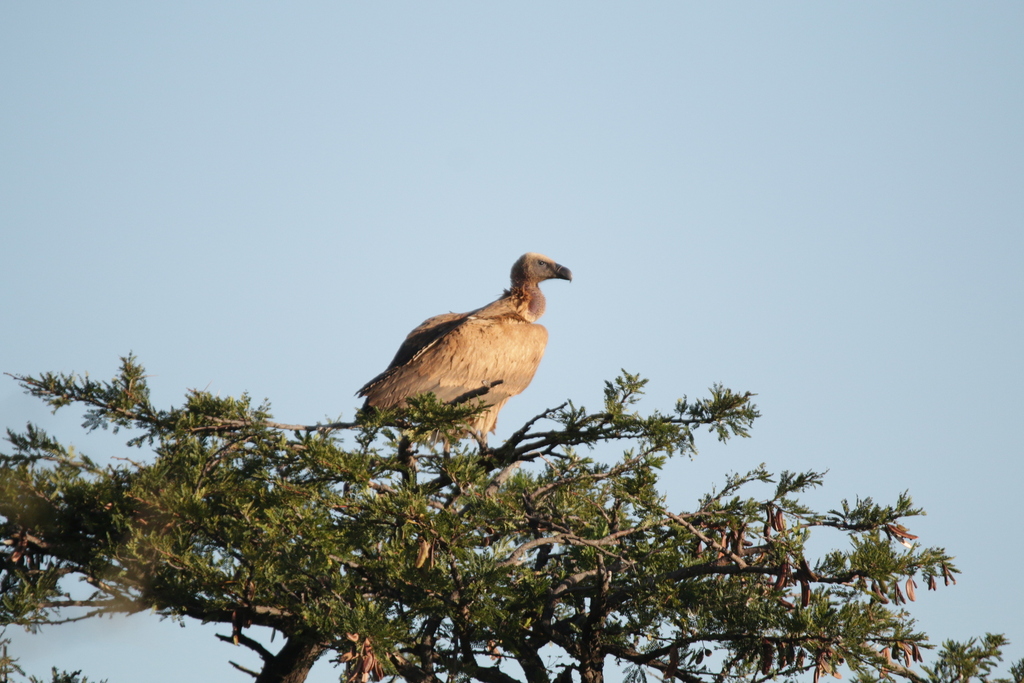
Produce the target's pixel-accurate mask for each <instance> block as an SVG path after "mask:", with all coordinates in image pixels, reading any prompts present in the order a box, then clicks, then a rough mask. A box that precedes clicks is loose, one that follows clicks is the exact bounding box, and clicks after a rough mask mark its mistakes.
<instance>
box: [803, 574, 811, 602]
mask: <svg viewBox="0 0 1024 683" xmlns="http://www.w3.org/2000/svg"><path fill="white" fill-rule="evenodd" d="M809 604H811V584H809V583H807V581H805V580H803V579H801V580H800V605H801V606H803V607H807V606H808V605H809Z"/></svg>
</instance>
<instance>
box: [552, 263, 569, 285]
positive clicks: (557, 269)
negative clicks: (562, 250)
mask: <svg viewBox="0 0 1024 683" xmlns="http://www.w3.org/2000/svg"><path fill="white" fill-rule="evenodd" d="M552 273H553V275H552V276H551V277H554V278H558V279H559V280H568V281H569V282H572V271H571V270H569V269H568V268H566V267H565V266H563V265H561V264H559V263H556V264H555V265H554V268H553V269H552Z"/></svg>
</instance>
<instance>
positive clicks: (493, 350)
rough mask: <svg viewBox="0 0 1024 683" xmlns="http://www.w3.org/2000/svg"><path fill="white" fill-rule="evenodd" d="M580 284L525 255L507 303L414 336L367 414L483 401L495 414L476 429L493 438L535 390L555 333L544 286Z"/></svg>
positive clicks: (369, 393)
mask: <svg viewBox="0 0 1024 683" xmlns="http://www.w3.org/2000/svg"><path fill="white" fill-rule="evenodd" d="M551 278H559V279H562V280H572V273H571V272H570V271H569V269H568V268H566V267H564V266H560V265H558V264H557V263H555V262H554V261H552V260H551V259H549V258H548V257H547V256H542V255H541V254H533V253H530V254H523V255H522V256H520V257H519V259H518V260H517V261H516V262H515V264H514V265H513V266H512V286H511V287H510V288H509V289H507V290H505V292H504V294H503V295H502V297H501V298H500V299H498V300H497V301H494V302H492V303H489V304H487V305H486V306H484V307H483V308H478V309H476V310H475V311H470V312H469V313H444V314H442V315H438V316H434V317H433V318H429V319H428V320H425V321H424V322H423V323H422V324H421V325H420V326H419V327H417V328H416V329H415V330H413V331H412V332H410V333H409V336H408V337H406V338H405V341H404V342H403V343H402V346H401V347H400V348H399V349H398V353H396V354H395V358H394V360H392V361H391V365H389V366H388V369H387V370H385V371H384V372H382V373H381V374H379V375H377V376H376V377H374V378H373V379H372V380H370V381H369V382H368V383H367V384H366V386H364V387H363V388H362V389H360V390H359V391H358V392H357V395H358V396H365V397H366V403H365V405H364V408H370V407H374V408H396V407H401V406H404V405H405V401H406V399H408V398H410V397H412V396H418V395H419V394H426V393H430V392H433V393H434V394H435V395H436V396H437V397H438V398H439V399H440V400H442V401H444V402H446V403H458V402H461V401H465V400H469V399H476V398H477V397H480V398H482V399H483V400H484V401H485V402H486V403H487V404H488V405H490V408H488V409H487V410H486V411H485V412H483V413H481V414H480V415H479V417H477V418H476V421H475V422H473V425H472V429H473V431H475V432H476V433H477V434H478V435H480V436H481V437H485V436H486V434H487V433H488V432H493V431H494V429H495V425H496V424H497V422H498V411H500V410H501V408H502V407H503V406H504V405H505V402H506V401H508V399H510V398H511V397H513V396H515V395H516V394H519V393H521V392H522V391H523V390H524V389H526V387H527V386H529V384H530V380H532V379H533V374H534V373H535V372H536V371H537V366H538V365H539V364H540V359H541V357H542V356H543V355H544V347H545V346H546V345H547V343H548V331H547V330H546V329H545V328H544V326H543V325H538V324H537V323H536V322H535V321H536V320H537V319H538V318H540V317H541V316H542V315H544V305H545V304H544V295H543V294H542V293H541V291H540V287H539V286H538V283H540V282H541V281H542V280H548V279H551Z"/></svg>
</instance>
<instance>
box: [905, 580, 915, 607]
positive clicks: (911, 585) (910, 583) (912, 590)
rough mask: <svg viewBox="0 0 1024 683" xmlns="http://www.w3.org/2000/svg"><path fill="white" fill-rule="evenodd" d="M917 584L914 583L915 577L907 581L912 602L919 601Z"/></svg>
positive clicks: (908, 595) (908, 593)
mask: <svg viewBox="0 0 1024 683" xmlns="http://www.w3.org/2000/svg"><path fill="white" fill-rule="evenodd" d="M916 589H917V584H916V583H914V579H913V577H911V578H909V579H907V597H908V598H910V601H911V602H914V601H915V600H917V593H916Z"/></svg>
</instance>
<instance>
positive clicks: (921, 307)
mask: <svg viewBox="0 0 1024 683" xmlns="http://www.w3.org/2000/svg"><path fill="white" fill-rule="evenodd" d="M1022 248H1024V4H1022V3H1020V2H1017V1H1013V2H1000V1H996V0H993V1H989V2H984V3H966V2H943V1H940V2H932V1H929V2H923V1H922V2H918V1H910V0H908V1H905V2H898V3H892V2H873V1H869V2H858V3H818V2H784V3H763V2H756V3H755V2H745V3H744V2H740V3H700V4H698V3H682V2H646V3H626V2H618V3H610V2H559V3H549V2H533V1H527V2H518V3H503V4H499V3H480V2H436V3H412V2H397V1H396V2H380V3H333V2H332V3H328V2H306V3H292V4H285V3H269V2H218V3H208V2H175V3H137V2H91V3H28V2H5V3H3V4H0V256H2V259H3V262H2V263H3V265H2V268H0V313H2V320H3V334H2V335H0V371H4V372H12V373H36V372H41V371H46V370H55V371H64V372H70V371H76V372H83V373H84V372H89V373H90V374H92V375H93V376H98V377H109V376H112V375H113V373H114V372H115V370H116V367H117V363H118V357H119V356H120V355H124V354H127V353H129V352H134V353H135V354H137V356H138V357H139V358H140V359H141V361H142V362H143V363H144V364H145V365H146V367H147V369H148V371H149V373H150V375H151V376H152V377H151V380H150V382H151V384H152V389H153V396H154V399H155V400H156V401H157V402H159V403H161V404H163V405H169V404H171V403H175V402H180V401H181V399H182V397H183V395H184V393H185V391H186V390H187V389H188V388H200V389H202V388H209V389H210V390H212V391H214V392H217V393H219V394H221V395H237V394H240V393H241V392H245V391H247V392H249V393H250V394H251V395H253V396H254V397H256V398H257V399H261V398H263V397H266V398H268V399H269V400H270V401H271V402H272V404H273V407H274V414H275V417H276V418H278V419H280V420H283V421H287V422H315V421H317V420H320V419H324V418H332V419H333V418H337V417H339V416H340V417H342V418H351V417H352V415H353V412H354V410H355V409H356V407H357V406H358V400H357V399H356V398H355V397H354V396H353V394H354V392H355V391H356V390H357V389H358V388H359V387H360V386H361V385H362V384H363V383H364V382H365V381H367V380H368V379H370V378H371V377H373V376H374V375H375V374H377V373H378V372H379V371H380V370H382V369H383V368H384V367H385V366H386V365H387V363H388V361H389V360H390V359H391V356H392V355H393V354H394V351H395V350H396V348H397V346H398V344H399V342H400V340H401V339H402V337H403V336H404V335H405V334H406V333H407V332H408V331H409V330H410V329H411V328H412V327H414V326H415V325H416V324H418V323H419V322H420V321H422V320H423V319H424V318H426V317H428V316H430V315H434V314H437V313H442V312H446V311H464V310H469V309H472V308H475V307H477V306H480V305H482V304H485V303H487V302H489V301H491V300H492V299H494V298H495V297H496V296H497V295H499V294H500V292H501V290H502V289H503V288H504V287H505V286H506V284H507V277H508V270H509V267H510V266H511V264H512V262H513V261H514V260H515V258H516V257H517V256H519V255H520V254H521V253H523V252H525V251H539V252H542V253H545V254H547V255H549V256H551V257H552V258H554V259H555V260H557V261H559V262H560V263H562V264H564V265H566V266H568V267H569V268H571V269H572V271H573V274H574V276H575V279H574V281H573V282H572V283H571V284H570V283H565V282H561V281H552V282H549V283H546V285H545V290H546V292H547V296H548V311H547V314H546V316H545V318H544V320H543V322H544V324H545V325H546V326H547V327H548V330H549V332H550V342H549V345H548V352H547V355H546V357H545V360H544V362H543V363H542V365H541V367H540V370H539V372H538V375H537V377H536V379H535V381H534V383H533V385H532V386H531V387H530V388H529V389H528V390H527V391H526V392H525V393H524V394H523V395H522V396H519V397H517V398H515V399H513V400H512V401H511V402H510V403H509V405H508V406H507V407H506V409H505V410H504V411H503V413H502V417H501V421H500V423H499V426H498V434H497V438H499V439H500V438H502V437H504V436H507V435H508V434H509V433H510V432H511V431H512V430H514V428H515V427H516V426H518V425H520V424H521V423H522V422H523V421H524V420H525V419H526V418H528V417H530V416H532V415H534V414H536V413H538V412H540V411H541V410H542V409H543V408H545V407H550V406H553V405H556V404H558V403H560V402H561V401H563V400H564V399H566V398H571V399H573V400H575V401H576V402H577V403H582V404H584V405H591V406H593V405H595V404H596V403H597V402H598V400H599V397H600V392H601V387H602V384H603V381H604V380H607V379H611V378H613V377H614V376H615V375H616V374H617V372H618V371H619V369H620V368H625V369H626V370H628V371H630V372H638V373H641V374H643V375H644V376H646V377H649V378H650V379H651V383H650V391H649V394H648V398H647V400H646V402H645V404H644V405H645V406H646V407H647V408H648V409H655V408H660V409H669V408H671V406H672V405H673V403H674V401H675V399H676V398H677V397H679V396H681V395H683V394H688V395H690V396H691V397H692V396H697V395H702V394H703V393H704V392H705V391H706V388H707V387H708V386H709V385H711V384H712V383H713V382H719V381H720V382H723V383H725V384H726V385H727V386H730V387H732V388H734V389H736V390H750V391H754V392H757V394H758V398H757V402H758V404H759V405H760V407H761V409H762V412H763V414H764V417H763V418H762V419H761V420H760V421H759V422H758V423H757V424H756V425H755V428H754V431H753V438H752V439H749V440H744V441H743V442H742V443H733V444H730V445H729V446H727V447H725V448H721V447H718V446H716V445H715V444H714V443H713V440H712V438H711V437H710V436H706V437H705V438H704V441H703V444H699V445H706V448H704V449H703V450H702V453H701V455H700V456H699V457H698V458H697V459H696V460H695V461H693V462H690V461H679V462H673V463H671V464H670V466H669V467H668V468H667V469H666V470H665V475H664V480H663V485H664V487H665V490H666V491H668V492H669V493H670V495H671V496H672V500H673V501H674V502H676V504H677V505H678V507H679V508H683V509H685V508H687V507H691V508H692V506H693V505H694V501H695V500H696V497H697V496H698V495H699V494H700V493H702V492H704V491H706V490H708V489H709V488H710V487H711V486H712V485H713V484H716V483H718V482H720V481H721V480H722V478H723V476H724V475H725V474H726V473H728V472H733V471H745V470H747V469H749V468H751V467H754V466H756V465H757V464H759V463H761V462H765V463H767V465H768V467H769V468H770V469H772V470H773V471H779V470H782V469H806V468H814V469H819V470H822V469H828V470H829V475H828V478H827V479H826V486H825V487H824V488H823V489H820V490H818V491H816V492H814V494H813V495H812V496H810V498H809V500H810V501H811V502H813V503H814V504H815V505H818V506H820V507H821V508H824V509H828V508H831V507H836V506H838V504H839V501H840V500H841V499H843V498H850V499H853V498H855V497H856V496H858V495H860V496H872V497H874V498H875V499H876V500H879V501H894V500H895V498H896V496H897V495H898V494H899V493H900V492H901V491H904V490H908V489H909V490H910V492H911V494H912V495H913V497H914V499H915V502H916V503H918V504H919V505H921V506H923V507H924V508H925V509H926V510H928V512H929V514H928V516H927V517H925V518H920V519H918V520H916V521H913V522H912V523H911V525H910V528H911V531H912V532H914V533H916V534H918V535H920V536H921V541H922V542H923V543H925V544H927V545H938V546H943V547H946V548H947V549H948V550H949V552H950V553H952V554H953V555H955V556H957V558H958V559H957V562H958V564H959V567H960V568H961V569H962V570H963V571H964V574H963V576H962V578H961V579H960V582H959V585H957V586H956V587H953V588H949V589H944V590H940V591H939V592H937V593H926V594H924V595H922V596H919V598H918V602H917V603H914V604H912V605H911V608H912V610H913V612H914V613H915V614H916V615H918V617H919V619H920V626H921V627H922V628H923V629H924V630H926V631H927V632H929V633H930V634H931V635H932V637H933V639H934V640H936V641H939V642H941V641H942V640H943V639H945V638H956V639H965V638H968V637H971V636H976V635H981V634H983V633H984V632H985V631H993V632H1004V633H1006V634H1007V635H1008V636H1009V637H1010V639H1011V641H1012V642H1013V646H1012V647H1011V648H1010V650H1009V651H1008V656H1009V657H1008V658H1010V659H1017V658H1020V657H1024V620H1022V619H1021V617H1020V615H1021V614H1024V588H1022V584H1021V582H1020V578H1019V570H1020V566H1021V565H1024V544H1022V543H1021V542H1020V518H1021V515H1022V512H1024V498H1022V496H1021V489H1022V485H1024V465H1022V455H1024V452H1022V451H1024V447H1022V445H1021V439H1020V435H1019V431H1020V427H1021V415H1022V414H1024V398H1022V387H1024V362H1022V360H1021V358H1022V349H1024V340H1022V337H1024V257H1022ZM2 380H3V381H0V416H2V418H3V419H2V423H3V424H2V425H0V426H4V427H7V426H12V427H19V426H21V425H23V424H24V423H25V421H26V420H33V421H36V422H37V423H39V424H40V425H41V426H43V427H44V428H47V429H48V430H50V431H52V432H54V433H55V434H57V435H58V436H60V437H62V438H63V439H65V440H66V441H70V442H72V443H74V444H75V445H76V447H78V448H80V449H81V450H83V451H85V452H86V453H89V454H90V455H92V456H94V457H97V458H105V457H110V456H116V455H124V454H125V452H124V449H123V448H122V447H121V446H120V445H119V444H120V443H121V441H120V440H119V439H118V438H117V437H113V436H111V435H109V434H98V435H92V436H86V435H85V434H84V432H82V431H81V430H80V429H79V428H78V424H79V423H80V422H81V417H80V414H78V413H75V412H72V411H71V410H64V411H62V412H60V413H58V414H57V415H55V416H54V415H50V414H49V413H48V411H47V410H45V408H43V407H41V406H40V405H39V404H38V403H37V402H35V401H34V400H33V399H30V398H29V397H26V396H25V395H23V394H22V393H21V391H20V390H19V389H18V387H17V386H16V385H15V384H14V383H13V381H11V380H10V378H7V377H3V378H2ZM598 455H599V456H600V455H601V454H598ZM615 455H617V454H616V453H612V452H609V453H607V454H606V457H608V458H612V457H614V456H615ZM134 457H139V455H138V454H135V455H134ZM831 540H834V541H835V542H837V543H838V542H841V539H839V538H836V539H830V541H831ZM215 631H217V629H214V628H212V627H207V628H204V627H200V626H198V625H196V624H189V625H188V626H187V627H186V628H184V629H179V628H178V627H177V626H176V625H175V624H173V623H171V622H167V621H165V622H160V621H159V620H158V619H157V618H156V617H154V616H152V615H148V614H142V615H136V616H134V617H131V618H130V619H115V620H112V621H103V622H93V623H87V624H82V625H76V626H66V627H55V628H50V629H47V630H46V631H44V632H43V633H42V635H38V636H32V637H27V636H23V635H21V634H20V633H13V632H10V631H9V632H8V634H9V635H13V636H15V638H16V642H15V648H16V654H20V655H21V656H22V664H23V665H24V666H25V668H26V669H27V671H28V672H29V673H32V674H35V675H37V676H42V675H44V674H47V672H48V671H49V667H50V666H51V665H56V666H58V667H61V668H66V669H69V670H75V669H82V670H84V672H85V674H86V675H88V676H89V678H90V679H91V680H99V679H102V678H109V679H110V682H111V683H122V682H127V681H142V680H144V681H147V682H150V683H161V682H163V681H167V682H170V681H180V680H198V681H214V680H216V681H235V680H237V681H246V680H249V679H248V678H247V677H246V676H245V675H243V674H241V673H237V672H235V671H234V670H233V669H231V667H230V666H229V665H228V664H227V660H228V659H234V660H235V661H238V662H240V663H243V664H246V665H249V666H253V665H254V664H255V662H254V659H255V657H254V656H250V653H249V652H248V651H242V650H239V649H233V648H232V647H231V646H229V645H225V644H222V643H219V642H217V641H216V640H215V639H214V637H213V635H212V633H213V632H215ZM338 673H339V670H337V669H332V668H331V666H330V665H329V664H327V663H326V662H323V663H321V664H319V665H318V666H317V667H315V668H314V670H313V672H312V674H311V676H310V679H309V680H310V681H313V682H314V683H320V682H326V681H334V680H337V676H338Z"/></svg>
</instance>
